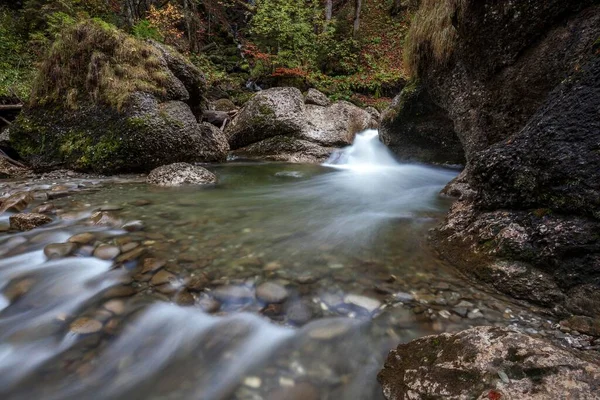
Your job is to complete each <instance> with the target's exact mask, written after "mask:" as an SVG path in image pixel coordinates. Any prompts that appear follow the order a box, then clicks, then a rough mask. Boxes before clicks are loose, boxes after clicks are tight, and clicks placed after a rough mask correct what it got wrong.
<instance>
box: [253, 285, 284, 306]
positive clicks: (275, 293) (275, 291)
mask: <svg viewBox="0 0 600 400" xmlns="http://www.w3.org/2000/svg"><path fill="white" fill-rule="evenodd" d="M288 297H289V293H288V291H287V290H286V288H284V287H283V286H281V285H278V284H276V283H273V282H265V283H262V284H260V285H259V286H258V287H257V288H256V298H257V299H259V300H262V301H264V302H265V303H275V304H278V303H283V302H284V301H286V300H287V298H288Z"/></svg>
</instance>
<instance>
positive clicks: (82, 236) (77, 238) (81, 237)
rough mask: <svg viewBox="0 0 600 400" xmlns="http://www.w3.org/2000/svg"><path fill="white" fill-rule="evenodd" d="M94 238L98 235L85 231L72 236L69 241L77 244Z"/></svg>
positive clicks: (88, 241) (85, 242)
mask: <svg viewBox="0 0 600 400" xmlns="http://www.w3.org/2000/svg"><path fill="white" fill-rule="evenodd" d="M94 239H96V236H95V235H94V234H93V233H89V232H84V233H78V234H77V235H73V236H71V237H70V238H69V242H71V243H77V244H88V243H91V242H92V241H94Z"/></svg>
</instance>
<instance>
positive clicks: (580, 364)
mask: <svg viewBox="0 0 600 400" xmlns="http://www.w3.org/2000/svg"><path fill="white" fill-rule="evenodd" d="M582 356H585V355H580V354H578V353H575V352H574V351H573V350H570V349H566V348H561V347H558V346H556V345H554V344H552V343H550V342H548V341H546V340H542V339H534V338H532V337H530V336H527V335H524V334H522V333H518V332H515V331H511V330H508V329H505V328H495V327H478V328H473V329H469V330H466V331H462V332H459V333H456V334H448V333H445V334H441V335H437V336H428V337H424V338H422V339H417V340H414V341H412V342H410V343H407V344H401V345H400V346H398V348H397V349H395V350H392V351H391V352H390V354H389V356H388V358H387V361H386V363H385V367H384V369H383V370H382V371H381V372H380V373H379V375H378V380H379V382H380V383H381V385H382V387H383V394H384V396H385V398H386V399H387V400H404V399H442V398H443V399H448V400H469V399H481V400H483V399H496V400H500V399H520V400H534V399H535V400H542V399H580V400H584V399H590V400H591V399H597V398H599V397H600V387H599V386H598V384H597V383H598V382H599V380H600V367H599V365H598V363H597V362H598V360H597V359H596V358H592V356H591V355H590V357H589V359H584V358H581V357H582ZM586 358H588V357H586Z"/></svg>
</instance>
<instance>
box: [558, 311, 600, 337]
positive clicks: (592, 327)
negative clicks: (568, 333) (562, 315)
mask: <svg viewBox="0 0 600 400" xmlns="http://www.w3.org/2000/svg"><path fill="white" fill-rule="evenodd" d="M560 325H561V327H566V328H569V329H570V330H573V331H577V332H580V333H584V334H586V335H590V336H596V337H599V336H600V319H598V318H590V317H585V316H582V315H576V316H573V317H571V318H569V319H567V320H565V321H561V322H560Z"/></svg>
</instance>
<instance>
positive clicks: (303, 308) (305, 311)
mask: <svg viewBox="0 0 600 400" xmlns="http://www.w3.org/2000/svg"><path fill="white" fill-rule="evenodd" d="M285 314H286V316H287V319H288V321H290V322H291V323H293V324H296V325H304V324H306V323H307V322H309V321H310V320H311V319H312V318H313V312H312V309H311V308H310V306H308V305H306V304H305V303H303V302H300V301H299V302H295V303H293V304H292V305H290V306H288V307H287V308H286V310H285Z"/></svg>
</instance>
